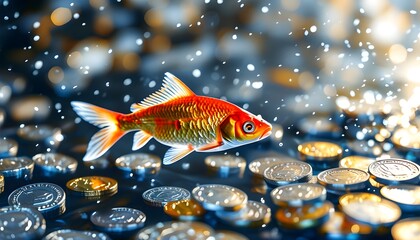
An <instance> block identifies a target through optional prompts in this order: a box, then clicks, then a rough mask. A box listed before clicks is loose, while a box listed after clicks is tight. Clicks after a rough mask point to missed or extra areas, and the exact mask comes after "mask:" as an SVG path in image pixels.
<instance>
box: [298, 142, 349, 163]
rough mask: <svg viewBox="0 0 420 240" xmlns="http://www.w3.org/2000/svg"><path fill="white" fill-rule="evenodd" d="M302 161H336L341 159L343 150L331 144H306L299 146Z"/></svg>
mask: <svg viewBox="0 0 420 240" xmlns="http://www.w3.org/2000/svg"><path fill="white" fill-rule="evenodd" d="M298 151H299V155H300V157H301V159H302V160H304V161H305V160H321V161H334V160H338V159H340V158H341V155H342V153H343V149H342V148H341V147H340V146H339V145H337V144H335V143H331V142H320V141H315V142H305V143H302V144H300V145H299V146H298Z"/></svg>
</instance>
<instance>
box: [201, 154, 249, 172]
mask: <svg viewBox="0 0 420 240" xmlns="http://www.w3.org/2000/svg"><path fill="white" fill-rule="evenodd" d="M204 163H205V164H206V166H207V168H208V169H210V170H212V171H218V172H221V173H222V174H223V173H226V174H229V173H237V172H240V171H241V170H243V169H245V166H246V161H245V159H244V158H242V157H237V156H234V155H213V156H208V157H206V158H205V159H204Z"/></svg>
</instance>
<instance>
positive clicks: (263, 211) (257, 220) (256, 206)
mask: <svg viewBox="0 0 420 240" xmlns="http://www.w3.org/2000/svg"><path fill="white" fill-rule="evenodd" d="M216 216H217V217H218V218H219V219H221V220H222V221H224V222H226V223H227V224H230V225H232V226H238V227H261V226H262V225H264V224H267V223H269V222H270V220H271V209H270V208H269V207H268V206H267V205H265V204H264V203H260V202H256V201H248V202H247V203H246V206H245V207H244V208H243V209H241V210H239V211H236V212H228V211H217V212H216Z"/></svg>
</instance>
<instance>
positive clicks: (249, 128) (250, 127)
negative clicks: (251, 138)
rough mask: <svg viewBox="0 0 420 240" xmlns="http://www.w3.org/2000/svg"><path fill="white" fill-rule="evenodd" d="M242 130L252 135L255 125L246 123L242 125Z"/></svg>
mask: <svg viewBox="0 0 420 240" xmlns="http://www.w3.org/2000/svg"><path fill="white" fill-rule="evenodd" d="M242 129H243V130H244V132H245V133H252V132H254V130H255V125H254V123H253V122H251V121H247V122H245V123H244V125H242Z"/></svg>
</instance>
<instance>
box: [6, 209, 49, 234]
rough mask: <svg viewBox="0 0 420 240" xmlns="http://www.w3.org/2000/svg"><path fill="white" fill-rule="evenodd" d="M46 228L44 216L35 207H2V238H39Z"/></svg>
mask: <svg viewBox="0 0 420 240" xmlns="http://www.w3.org/2000/svg"><path fill="white" fill-rule="evenodd" d="M45 228H46V224H45V219H44V217H43V216H42V214H41V213H40V212H38V211H37V210H36V209H34V208H28V207H19V206H8V207H3V208H0V239H39V238H40V237H41V236H42V235H44V233H45Z"/></svg>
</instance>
